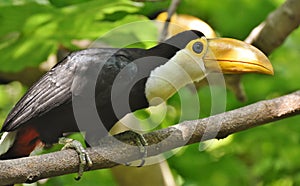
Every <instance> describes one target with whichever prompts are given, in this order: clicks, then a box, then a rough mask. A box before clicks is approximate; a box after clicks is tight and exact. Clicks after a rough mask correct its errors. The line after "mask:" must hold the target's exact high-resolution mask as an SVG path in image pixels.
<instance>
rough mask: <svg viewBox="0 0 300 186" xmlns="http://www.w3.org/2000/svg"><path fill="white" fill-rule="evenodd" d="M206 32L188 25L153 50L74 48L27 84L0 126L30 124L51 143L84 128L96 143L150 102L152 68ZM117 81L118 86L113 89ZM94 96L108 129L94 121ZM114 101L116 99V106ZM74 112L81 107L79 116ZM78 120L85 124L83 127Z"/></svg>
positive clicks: (11, 127) (10, 127)
mask: <svg viewBox="0 0 300 186" xmlns="http://www.w3.org/2000/svg"><path fill="white" fill-rule="evenodd" d="M202 36H203V34H202V33H201V32H198V31H186V32H183V33H181V34H178V35H176V36H174V37H172V38H170V39H169V40H167V41H165V42H163V43H160V44H158V45H157V46H155V47H153V48H151V49H148V50H144V49H138V48H126V49H112V48H102V49H100V48H95V49H87V50H82V51H78V52H74V53H72V54H70V55H69V56H67V57H66V58H65V59H64V60H62V62H60V63H58V64H57V65H56V66H54V67H53V68H52V69H51V70H50V71H49V72H47V73H46V74H45V75H44V76H43V77H42V78H41V79H40V80H39V81H37V82H36V83H35V84H34V85H33V86H32V87H31V88H30V89H29V90H28V92H27V93H26V94H25V95H24V97H22V99H21V100H20V101H19V102H18V103H17V104H16V106H15V107H14V108H13V109H12V111H11V112H10V113H9V115H8V117H7V119H6V121H5V123H4V125H3V127H2V129H1V132H5V131H8V132H9V131H15V130H22V128H23V127H26V126H28V125H30V126H33V127H34V128H35V129H36V130H37V131H38V133H39V138H40V140H41V141H42V142H44V143H46V144H52V143H55V142H57V140H58V138H59V137H61V136H62V135H63V134H64V133H70V132H78V131H79V130H80V131H82V130H84V131H86V138H87V139H88V140H87V141H88V142H91V143H93V142H94V141H97V140H99V139H100V138H101V137H103V136H104V135H106V134H107V131H108V130H110V129H111V128H112V127H113V125H114V124H115V123H116V122H117V121H118V120H119V119H121V117H123V116H124V115H125V114H127V113H128V112H132V111H135V110H137V109H141V108H146V107H148V101H147V99H146V97H145V83H146V81H147V77H148V76H149V75H150V72H151V71H152V70H153V69H155V68H156V67H158V66H160V65H162V64H164V63H166V62H167V61H168V60H169V59H170V58H172V57H173V56H174V55H175V54H176V52H177V51H178V50H180V49H182V48H184V47H185V46H186V44H187V43H188V42H190V41H191V40H193V39H196V38H199V37H202ZM118 83H119V85H118ZM115 84H117V85H118V86H115V87H116V88H115V89H113V90H115V91H112V86H113V85H115ZM128 87H129V88H130V89H129V88H128ZM112 92H113V93H112ZM126 93H128V95H129V98H128V97H126V95H127V94H126ZM93 96H94V97H93ZM128 99H129V100H128ZM112 100H113V101H112ZM93 102H94V103H95V105H96V110H97V112H98V114H99V117H100V119H101V121H102V123H103V125H104V127H105V129H106V130H107V131H106V130H97V127H95V125H99V124H97V123H94V122H95V121H97V119H94V118H93V117H94V116H91V114H92V113H91V112H90V109H93V108H89V107H91V105H90V104H91V103H93ZM113 103H117V107H118V108H117V112H116V111H115V110H114V108H113ZM78 104H79V105H78ZM126 106H128V107H129V108H130V110H128V108H127V107H126ZM123 107H124V108H123ZM74 108H75V109H76V110H74ZM74 112H75V114H76V112H80V113H79V114H78V115H79V116H77V117H75V116H74ZM78 122H79V123H84V124H83V125H81V124H79V128H78V126H77V124H78Z"/></svg>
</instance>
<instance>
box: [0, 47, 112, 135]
mask: <svg viewBox="0 0 300 186" xmlns="http://www.w3.org/2000/svg"><path fill="white" fill-rule="evenodd" d="M113 51H114V50H105V49H88V50H83V51H79V52H75V53H72V54H71V55H69V56H68V57H66V58H65V59H64V60H63V61H62V62H60V63H58V64H57V65H56V66H55V67H53V68H52V69H51V70H50V71H49V72H47V73H46V74H45V75H44V76H43V77H41V79H40V80H39V81H37V82H36V83H35V84H34V85H33V86H32V87H31V88H30V89H29V90H28V92H27V93H26V94H25V95H24V96H23V97H22V98H21V100H20V101H19V102H18V103H17V104H16V105H15V107H14V108H13V109H12V111H11V112H10V113H9V115H8V116H7V118H6V120H5V122H4V124H3V127H2V129H1V132H3V131H12V130H15V129H16V128H17V127H19V126H20V125H22V124H24V123H25V122H27V121H28V120H30V119H32V118H35V117H38V116H41V115H43V114H45V113H47V112H48V111H50V110H51V109H53V108H55V107H58V106H60V105H62V104H64V103H67V102H69V101H71V99H72V92H71V89H72V84H73V81H74V78H76V73H77V71H78V69H86V67H88V66H93V65H91V64H96V65H97V64H99V63H102V62H103V60H101V59H103V58H102V56H108V55H107V53H109V54H111V53H112V52H113ZM102 54H103V55H102ZM104 58H105V57H104Z"/></svg>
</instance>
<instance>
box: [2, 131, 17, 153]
mask: <svg viewBox="0 0 300 186" xmlns="http://www.w3.org/2000/svg"><path fill="white" fill-rule="evenodd" d="M16 134H17V132H16V131H13V132H4V133H3V134H2V136H1V139H0V156H1V155H2V154H5V153H6V152H7V151H8V150H9V149H10V148H11V147H12V145H13V144H14V142H15V139H16Z"/></svg>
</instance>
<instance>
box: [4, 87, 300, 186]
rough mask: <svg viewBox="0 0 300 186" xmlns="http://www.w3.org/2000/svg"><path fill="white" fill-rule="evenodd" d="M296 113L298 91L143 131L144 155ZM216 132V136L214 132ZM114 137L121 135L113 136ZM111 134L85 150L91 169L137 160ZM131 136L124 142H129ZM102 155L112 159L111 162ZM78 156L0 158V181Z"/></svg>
mask: <svg viewBox="0 0 300 186" xmlns="http://www.w3.org/2000/svg"><path fill="white" fill-rule="evenodd" d="M296 114H300V91H297V92H294V93H291V94H289V95H285V96H282V97H279V98H275V99H272V100H267V101H260V102H257V103H254V104H252V105H248V106H245V107H242V108H239V109H236V110H232V111H229V112H225V113H222V114H218V115H215V116H211V117H208V118H205V119H199V120H194V121H185V122H182V123H180V124H177V125H175V126H171V127H169V128H166V129H162V130H158V131H155V132H151V133H148V134H145V135H144V137H145V139H146V140H147V141H148V143H149V146H147V150H148V156H154V155H158V154H160V153H163V152H166V151H169V150H172V149H175V148H178V147H181V146H184V145H188V144H192V143H197V142H199V141H204V140H208V139H213V138H217V139H220V138H224V137H226V136H228V135H230V134H233V133H236V132H239V131H242V130H246V129H249V128H252V127H255V126H259V125H263V124H266V123H269V122H271V121H276V120H280V119H283V118H286V117H290V116H293V115H296ZM214 134H216V135H214ZM117 136H118V137H120V136H122V134H119V135H117ZM113 139H115V138H114V137H111V136H110V137H106V138H104V139H103V140H102V141H101V144H100V145H99V146H98V147H94V148H90V149H87V152H88V153H89V155H90V157H91V159H92V161H93V163H94V164H93V167H92V170H94V169H104V168H110V167H113V166H116V165H118V163H116V162H130V161H134V160H138V159H140V152H139V149H138V148H137V147H136V146H130V148H128V145H125V144H124V143H115V142H116V140H113ZM132 141H133V140H132V139H127V140H125V141H124V142H126V143H130V142H132ZM105 157H109V158H112V157H113V158H114V161H112V160H108V159H107V158H105ZM78 163H79V162H78V156H77V153H76V152H75V151H74V150H64V151H59V152H54V153H49V154H45V155H40V156H32V157H26V158H20V159H13V160H4V161H0V183H1V184H4V185H5V184H12V183H22V182H33V181H37V180H39V179H42V178H48V177H53V176H58V175H63V174H68V173H75V172H77V171H78Z"/></svg>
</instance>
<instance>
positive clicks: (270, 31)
mask: <svg viewBox="0 0 300 186" xmlns="http://www.w3.org/2000/svg"><path fill="white" fill-rule="evenodd" d="M299 10H300V1H299V0H287V1H286V2H285V3H283V4H282V6H280V7H279V8H277V9H276V10H275V11H273V12H272V13H270V14H269V16H268V18H267V19H266V20H265V21H264V22H262V23H261V24H260V25H258V26H257V27H256V28H255V29H253V30H252V32H251V33H250V35H249V36H248V37H247V39H246V40H245V41H246V42H248V43H252V44H253V45H254V46H256V47H257V48H259V49H261V50H262V51H263V52H264V53H265V54H270V53H271V52H272V51H273V50H274V49H276V48H277V47H278V46H280V45H281V44H282V43H283V42H284V40H285V39H286V37H287V36H288V35H289V34H290V33H291V32H292V31H293V30H295V29H296V28H297V27H298V26H299V24H300V11H299Z"/></svg>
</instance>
